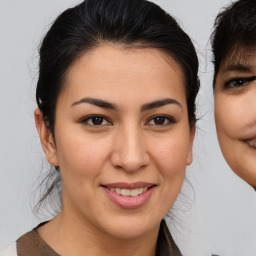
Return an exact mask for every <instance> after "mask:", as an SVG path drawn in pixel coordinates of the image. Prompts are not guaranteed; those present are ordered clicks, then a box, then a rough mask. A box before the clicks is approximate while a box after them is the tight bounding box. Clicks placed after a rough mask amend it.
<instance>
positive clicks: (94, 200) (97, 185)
mask: <svg viewBox="0 0 256 256" xmlns="http://www.w3.org/2000/svg"><path fill="white" fill-rule="evenodd" d="M193 136H194V129H190V127H189V122H188V113H187V105H186V95H185V85H184V77H183V73H182V71H181V69H180V67H179V65H177V63H176V62H175V61H174V60H173V59H172V58H171V57H170V56H168V55H166V54H164V53H162V52H161V51H159V50H155V49H123V48H121V47H111V46H101V47H98V48H96V49H94V50H91V51H90V52H88V53H86V54H85V55H84V56H82V57H81V58H80V59H79V60H78V61H77V62H76V63H75V64H73V65H72V67H71V68H70V69H69V71H68V74H67V78H66V82H65V84H64V87H63V91H62V92H61V94H60V96H59V98H58V101H57V108H56V122H55V141H56V147H55V149H54V151H51V150H50V152H48V153H47V150H46V155H47V158H48V161H49V162H50V163H52V164H53V165H58V166H59V167H60V172H61V175H62V179H63V215H64V214H65V216H68V217H69V218H70V219H71V218H73V219H74V221H75V222H78V223H80V224H81V223H83V224H85V225H86V226H87V227H91V228H93V229H94V230H97V231H100V232H103V233H106V234H108V235H112V236H114V237H119V238H126V239H127V238H135V237H139V236H141V235H143V234H145V233H147V232H149V231H152V230H153V229H158V227H159V223H160V221H161V219H162V218H163V217H164V216H165V214H166V213H167V211H168V210H169V208H170V207H171V206H172V204H173V202H174V200H175V199H176V197H177V196H178V194H179V191H180V189H181V186H182V183H183V179H184V173H185V168H186V165H188V164H190V163H191V162H192V153H191V148H192V142H193Z"/></svg>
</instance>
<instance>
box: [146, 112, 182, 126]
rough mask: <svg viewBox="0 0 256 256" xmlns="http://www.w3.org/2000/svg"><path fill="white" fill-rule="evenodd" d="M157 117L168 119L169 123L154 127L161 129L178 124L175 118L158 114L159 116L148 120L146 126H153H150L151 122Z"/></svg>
mask: <svg viewBox="0 0 256 256" xmlns="http://www.w3.org/2000/svg"><path fill="white" fill-rule="evenodd" d="M156 117H163V118H166V119H167V120H168V121H169V122H168V124H163V125H157V124H152V126H157V127H161V126H167V125H170V124H175V123H177V120H176V119H175V118H173V117H172V116H169V115H166V114H157V115H154V116H151V117H150V118H148V119H147V121H146V125H151V124H149V122H150V121H152V120H153V119H154V118H156Z"/></svg>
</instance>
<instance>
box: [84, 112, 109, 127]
mask: <svg viewBox="0 0 256 256" xmlns="http://www.w3.org/2000/svg"><path fill="white" fill-rule="evenodd" d="M82 123H84V124H86V125H90V126H103V125H110V124H111V123H110V122H109V121H108V120H107V119H106V118H105V117H103V116H101V115H92V116H88V117H87V118H85V119H83V120H82Z"/></svg>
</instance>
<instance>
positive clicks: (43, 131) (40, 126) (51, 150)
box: [34, 109, 59, 166]
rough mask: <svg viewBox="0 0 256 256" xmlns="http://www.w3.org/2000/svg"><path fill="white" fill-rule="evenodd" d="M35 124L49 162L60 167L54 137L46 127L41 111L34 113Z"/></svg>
mask: <svg viewBox="0 0 256 256" xmlns="http://www.w3.org/2000/svg"><path fill="white" fill-rule="evenodd" d="M34 117H35V124H36V129H37V132H38V135H39V137H40V142H41V146H42V148H43V151H44V153H45V156H46V159H47V161H48V162H49V163H50V164H51V165H53V166H58V165H59V163H58V158H57V153H56V146H55V142H54V139H53V135H52V133H51V131H50V129H49V128H48V127H47V126H46V124H45V122H44V118H43V114H42V112H41V110H40V109H36V110H35V112H34Z"/></svg>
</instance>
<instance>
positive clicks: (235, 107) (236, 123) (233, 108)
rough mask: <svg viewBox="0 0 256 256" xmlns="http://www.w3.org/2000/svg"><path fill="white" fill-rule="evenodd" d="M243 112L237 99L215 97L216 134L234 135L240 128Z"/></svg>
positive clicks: (237, 133)
mask: <svg viewBox="0 0 256 256" xmlns="http://www.w3.org/2000/svg"><path fill="white" fill-rule="evenodd" d="M245 115H246V113H244V111H243V109H242V107H241V104H240V103H239V101H235V100H233V99H231V98H228V97H225V96H219V97H218V96H216V98H215V122H216V128H217V132H218V134H220V135H221V134H222V133H224V134H226V135H227V136H228V137H231V138H233V137H236V136H238V135H239V131H240V129H241V120H242V119H243V118H244V116H245Z"/></svg>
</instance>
